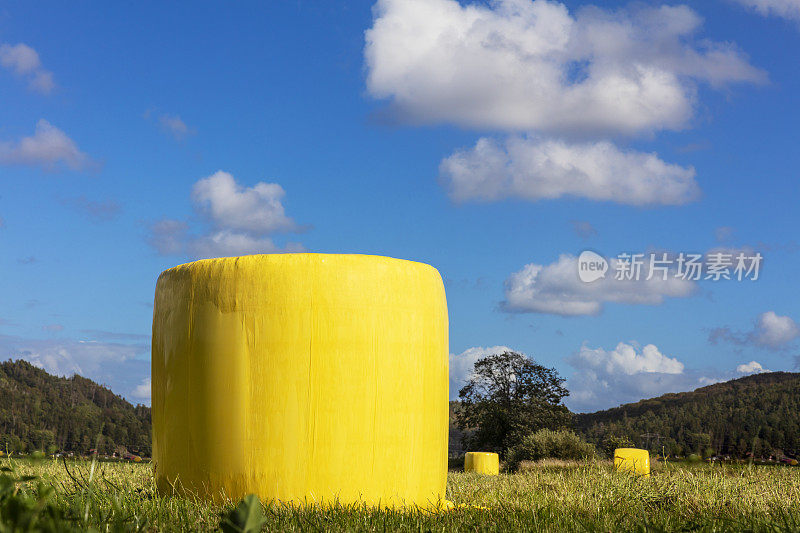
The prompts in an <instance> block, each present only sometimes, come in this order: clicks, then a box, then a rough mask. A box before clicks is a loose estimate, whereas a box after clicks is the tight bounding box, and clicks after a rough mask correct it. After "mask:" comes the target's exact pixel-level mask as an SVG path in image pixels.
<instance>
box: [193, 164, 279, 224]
mask: <svg viewBox="0 0 800 533" xmlns="http://www.w3.org/2000/svg"><path fill="white" fill-rule="evenodd" d="M285 194H286V193H285V192H284V190H283V187H281V186H280V185H278V184H277V183H264V182H260V183H257V184H255V185H254V186H253V187H243V186H241V185H239V184H238V183H236V180H234V179H233V176H232V175H231V174H229V173H227V172H223V171H221V170H219V171H217V172H215V173H214V174H213V175H211V176H209V177H207V178H204V179H201V180H200V181H198V182H197V183H195V184H194V187H193V188H192V201H193V202H194V205H195V208H196V209H197V211H198V212H200V213H203V214H204V215H205V216H206V217H208V219H209V220H210V221H211V222H212V223H213V224H214V225H215V226H216V227H217V228H220V229H230V230H239V231H250V232H255V233H270V232H273V231H286V230H292V229H294V227H295V224H294V222H293V221H292V219H290V218H288V217H287V216H286V213H285V212H284V209H283V204H282V203H281V200H282V199H283V197H284V196H285Z"/></svg>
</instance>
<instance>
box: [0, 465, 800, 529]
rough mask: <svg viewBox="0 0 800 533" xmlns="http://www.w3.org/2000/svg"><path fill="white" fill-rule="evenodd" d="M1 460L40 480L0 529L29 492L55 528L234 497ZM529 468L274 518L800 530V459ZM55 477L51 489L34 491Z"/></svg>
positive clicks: (163, 520) (208, 513)
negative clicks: (432, 509) (643, 471)
mask: <svg viewBox="0 0 800 533" xmlns="http://www.w3.org/2000/svg"><path fill="white" fill-rule="evenodd" d="M2 464H3V465H5V466H11V467H12V468H13V476H16V477H17V478H19V477H20V476H37V478H38V480H30V481H26V482H21V483H18V484H17V486H16V489H15V491H16V492H15V493H14V494H13V495H12V494H11V493H7V494H6V496H5V497H4V498H5V500H3V501H4V502H5V503H2V505H0V507H2V509H0V513H1V514H2V522H3V524H0V531H4V530H8V529H9V528H4V525H5V526H7V525H8V524H9V522H10V521H13V520H15V519H16V520H18V519H20V516H17V515H13V513H12V511H13V509H12V508H18V507H19V505H17V504H13V505H12V504H9V501H10V500H9V499H8V498H11V497H13V498H17V499H19V498H23V499H24V498H27V500H26V501H27V502H28V503H29V504H30V505H32V506H36V505H38V506H39V507H38V508H39V509H40V510H39V511H35V512H39V513H40V514H41V515H47V513H49V515H47V516H50V519H51V521H52V520H61V522H58V524H60V525H58V526H57V527H54V529H53V530H54V531H58V530H63V524H67V525H70V526H71V527H73V528H74V529H76V530H86V529H88V528H94V529H97V530H99V531H136V530H144V531H154V530H175V531H178V530H185V531H196V530H213V529H216V528H217V526H218V525H219V523H220V516H221V514H223V513H230V512H231V510H232V509H233V508H234V503H233V502H231V503H229V504H227V505H208V504H205V503H203V502H200V501H195V500H193V499H190V498H179V497H169V498H167V497H160V496H158V495H157V494H156V492H155V488H154V483H153V477H152V466H151V465H149V464H117V463H98V464H96V465H95V469H94V472H93V473H92V472H91V464H90V463H87V462H70V463H68V464H69V468H70V472H67V470H66V469H65V467H64V464H63V463H61V462H55V461H53V460H43V461H40V462H34V461H29V460H14V461H11V462H9V460H8V459H3V460H2ZM529 468H530V469H529V470H528V471H527V472H525V473H521V474H509V475H500V476H497V477H485V476H480V475H475V474H464V473H454V472H451V473H450V474H449V475H448V483H447V493H448V499H450V500H452V501H454V502H455V503H456V504H467V505H468V506H469V505H474V506H485V507H488V508H489V509H488V510H482V509H479V508H475V507H465V508H460V509H456V510H453V511H448V512H440V513H435V514H429V513H423V512H412V511H405V512H403V511H386V510H376V509H371V508H365V507H363V506H358V505H354V506H347V507H338V508H332V509H320V508H305V509H297V508H290V507H286V506H280V505H267V506H266V508H265V510H264V513H265V520H266V524H265V530H267V531H387V530H388V531H507V530H525V531H583V530H589V531H595V530H600V531H676V530H699V531H741V530H750V531H800V508H799V506H800V468H797V467H794V468H792V467H782V466H749V465H713V466H712V465H708V464H700V465H673V464H669V465H666V466H664V465H663V464H659V465H657V466H655V468H654V471H653V475H652V477H651V478H650V479H640V478H634V477H631V476H629V475H625V474H615V473H614V472H612V471H611V468H610V466H609V465H608V464H606V463H594V464H591V465H573V466H570V465H551V466H547V465H534V466H530V467H529ZM6 475H7V476H10V475H12V473H6ZM37 485H38V486H37ZM50 488H52V489H53V490H52V494H51V495H50V496H49V497H45V498H40V499H39V500H37V499H36V497H37V494H43V495H44V493H46V492H47V491H48V490H49V489H50ZM37 502H38V503H37ZM15 505H16V506H17V507H14V506H15ZM31 509H33V507H31ZM9 513H12V514H9ZM15 516H16V518H15ZM53 517H55V518H53ZM22 518H25V517H24V516H23V517H22ZM45 518H47V517H45ZM48 523H49V522H47V520H45V519H44V518H42V519H40V522H39V524H40V525H42V526H43V527H44V528H45V529H47V527H48V526H47V524H48ZM54 523H55V522H54ZM11 530H13V529H11Z"/></svg>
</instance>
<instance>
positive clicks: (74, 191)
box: [0, 0, 800, 410]
mask: <svg viewBox="0 0 800 533" xmlns="http://www.w3.org/2000/svg"><path fill="white" fill-rule="evenodd" d="M798 45H800V4H799V3H798V2H797V1H795V0H784V1H780V0H719V1H709V2H694V3H690V4H673V3H663V4H662V3H659V2H644V3H636V4H628V3H624V2H604V3H603V4H602V7H595V6H593V5H592V4H591V3H584V2H564V3H559V2H544V1H543V0H536V2H531V1H529V0H513V1H512V0H505V1H497V2H490V3H472V4H466V3H461V4H459V3H457V2H455V1H453V0H426V1H421V0H382V1H381V2H379V3H378V4H375V3H373V2H348V3H346V4H342V5H333V4H331V3H325V2H280V3H270V4H265V3H249V4H247V3H239V4H237V5H236V6H230V5H228V6H220V5H214V4H203V5H202V6H199V7H198V6H197V5H192V6H188V5H186V6H180V5H175V4H172V5H162V4H155V3H145V2H142V3H137V4H135V5H129V6H125V7H119V6H112V5H99V4H98V5H89V4H79V5H65V4H63V3H56V2H52V3H50V2H41V3H35V4H32V3H29V2H9V3H6V4H4V7H2V9H0V94H2V105H0V183H2V190H0V217H1V219H2V224H1V225H0V247H1V248H0V249H2V251H3V253H2V254H1V255H0V268H2V273H3V275H2V276H0V297H2V300H0V356H2V357H3V358H17V357H24V358H27V359H29V360H31V361H34V362H36V363H37V364H39V365H41V366H43V367H45V368H47V369H48V370H50V371H53V372H57V373H61V374H70V373H72V372H76V371H77V372H80V373H82V374H84V375H87V376H88V377H91V378H94V379H97V380H99V381H102V382H103V383H106V384H107V385H109V386H110V387H111V388H112V389H113V390H114V391H116V392H118V393H120V394H122V395H123V396H125V397H127V398H128V399H130V400H132V401H134V402H136V401H140V402H144V403H147V402H149V400H148V394H149V393H148V377H149V334H150V327H151V321H152V297H153V291H154V286H155V280H156V278H157V277H158V274H159V273H160V272H161V271H162V270H164V269H166V268H169V267H171V266H174V265H176V264H179V263H182V262H185V261H187V260H191V259H194V258H197V257H209V256H215V255H216V256H224V255H232V254H233V255H236V254H241V253H258V252H279V251H292V250H300V249H302V250H306V251H311V252H326V253H366V254H379V255H387V256H392V257H399V258H404V259H412V260H416V261H422V262H426V263H430V264H432V265H433V266H435V267H436V268H437V269H438V270H439V271H440V273H441V274H442V277H443V278H444V279H445V285H446V289H447V297H448V305H449V311H450V324H451V330H450V339H451V341H450V351H451V353H452V354H453V355H452V356H451V395H453V396H456V395H457V388H458V386H460V384H461V383H462V382H463V378H464V377H465V375H466V373H467V371H468V370H467V369H468V368H469V366H470V365H471V363H472V362H473V361H474V360H475V359H476V358H477V357H479V356H480V355H482V354H484V353H487V352H488V351H491V350H492V349H494V347H510V348H512V349H515V350H518V351H522V352H524V353H526V354H527V355H529V356H531V357H533V358H535V359H536V360H538V361H540V362H542V363H544V364H546V365H548V366H554V367H556V368H557V369H558V370H559V372H561V373H562V375H564V376H565V377H566V378H567V379H568V386H569V387H570V390H571V391H572V392H573V394H572V396H571V398H570V399H569V401H568V402H567V403H568V405H569V406H570V407H571V408H573V409H576V410H594V409H597V408H606V407H610V406H613V405H617V404H619V403H620V402H625V401H635V400H638V399H640V398H643V397H649V396H653V395H657V394H661V393H663V392H668V391H677V390H690V389H693V388H696V387H698V386H702V385H703V384H707V383H710V382H713V381H716V380H722V379H729V378H732V377H737V376H741V375H744V374H746V373H750V372H753V371H757V370H759V369H769V370H792V369H794V368H795V360H796V356H797V354H798V353H800V352H798V342H797V339H798V337H799V336H800V328H798V325H797V323H796V321H798V320H800V306H799V304H798V302H797V298H796V295H797V293H798V278H797V276H796V274H795V271H796V268H797V265H798V258H799V257H800V255H798V252H800V243H799V242H798V238H797V236H796V234H795V230H796V229H797V228H798V215H797V211H796V205H797V200H798V197H799V196H800V186H799V185H798V183H800V182H799V181H798V173H799V172H800V170H798V169H800V150H797V148H796V137H797V135H796V125H797V124H798V123H800V108H799V106H798V105H797V101H798V99H797V94H799V93H800V71H798V69H797V61H796V53H794V52H793V51H795V50H797V49H798ZM586 249H591V250H594V251H596V252H598V253H600V254H601V255H603V256H605V257H609V258H612V257H615V256H617V254H619V253H621V252H633V253H649V252H651V251H656V250H657V251H662V250H663V251H665V252H669V253H670V254H671V255H670V257H673V256H674V254H678V253H680V252H687V253H689V252H692V253H701V254H708V253H710V252H713V251H715V250H719V249H724V250H725V251H729V252H730V253H738V252H746V253H748V254H751V253H755V252H758V253H760V254H761V255H762V256H763V257H764V261H763V265H762V269H761V272H760V276H759V279H758V280H756V281H750V280H745V281H734V280H730V281H718V282H714V281H698V282H685V283H683V284H681V283H678V282H677V281H675V280H672V281H670V282H669V283H664V284H659V283H656V282H653V283H645V282H644V281H642V282H641V283H640V284H634V285H625V286H622V285H618V284H615V283H613V280H611V279H607V280H602V281H600V282H597V283H595V284H584V283H582V282H580V281H579V280H578V277H577V268H572V267H573V266H575V264H576V263H575V257H577V256H578V255H579V254H580V253H581V252H582V251H583V250H586ZM598 283H599V284H598ZM587 309H590V311H589V312H587V311H586V310H587ZM753 362H756V363H757V365H756V364H753Z"/></svg>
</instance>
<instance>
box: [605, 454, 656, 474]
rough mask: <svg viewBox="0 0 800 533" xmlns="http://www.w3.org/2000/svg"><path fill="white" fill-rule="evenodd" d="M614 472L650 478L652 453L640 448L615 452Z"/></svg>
mask: <svg viewBox="0 0 800 533" xmlns="http://www.w3.org/2000/svg"><path fill="white" fill-rule="evenodd" d="M614 470H616V471H618V472H631V473H633V474H637V475H640V476H644V477H650V452H648V451H647V450H640V449H638V448H617V449H616V450H614Z"/></svg>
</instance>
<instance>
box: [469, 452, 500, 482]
mask: <svg viewBox="0 0 800 533" xmlns="http://www.w3.org/2000/svg"><path fill="white" fill-rule="evenodd" d="M464 472H477V473H478V474H486V475H489V476H496V475H498V474H499V473H500V457H499V456H498V455H497V454H496V453H490V452H467V455H465V456H464Z"/></svg>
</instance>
